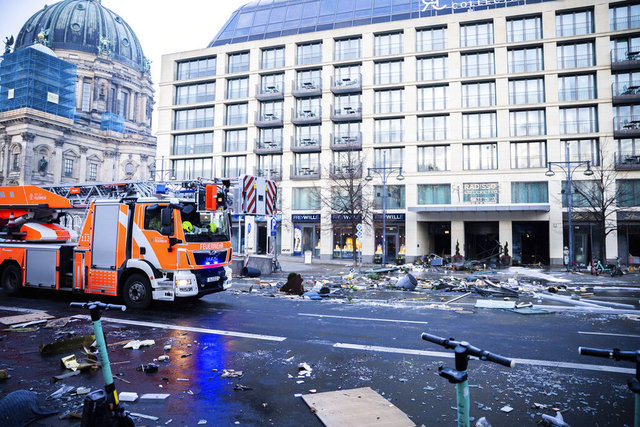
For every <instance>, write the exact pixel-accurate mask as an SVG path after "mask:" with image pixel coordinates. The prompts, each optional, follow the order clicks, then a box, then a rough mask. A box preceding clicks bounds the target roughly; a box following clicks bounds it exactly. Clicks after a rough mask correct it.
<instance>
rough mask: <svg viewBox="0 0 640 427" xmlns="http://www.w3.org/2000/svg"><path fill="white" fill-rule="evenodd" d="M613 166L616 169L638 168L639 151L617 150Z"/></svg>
mask: <svg viewBox="0 0 640 427" xmlns="http://www.w3.org/2000/svg"><path fill="white" fill-rule="evenodd" d="M615 167H616V170H640V153H636V152H633V151H622V152H617V153H616V156H615Z"/></svg>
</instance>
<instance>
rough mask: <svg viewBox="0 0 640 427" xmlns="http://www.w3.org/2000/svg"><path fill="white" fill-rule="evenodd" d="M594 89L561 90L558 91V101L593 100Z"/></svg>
mask: <svg viewBox="0 0 640 427" xmlns="http://www.w3.org/2000/svg"><path fill="white" fill-rule="evenodd" d="M595 97H596V88H594V87H590V86H588V87H575V88H571V89H561V90H559V91H558V98H559V99H560V101H565V102H566V101H584V100H587V99H595Z"/></svg>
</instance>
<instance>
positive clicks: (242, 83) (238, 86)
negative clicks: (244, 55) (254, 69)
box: [227, 77, 249, 99]
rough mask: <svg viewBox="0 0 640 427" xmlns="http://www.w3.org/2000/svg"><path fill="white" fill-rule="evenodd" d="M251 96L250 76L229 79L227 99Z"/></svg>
mask: <svg viewBox="0 0 640 427" xmlns="http://www.w3.org/2000/svg"><path fill="white" fill-rule="evenodd" d="M248 96H249V78H247V77H244V78H241V79H229V80H227V99H239V98H247V97H248Z"/></svg>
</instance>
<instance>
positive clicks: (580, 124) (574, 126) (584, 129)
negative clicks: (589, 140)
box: [560, 120, 598, 134]
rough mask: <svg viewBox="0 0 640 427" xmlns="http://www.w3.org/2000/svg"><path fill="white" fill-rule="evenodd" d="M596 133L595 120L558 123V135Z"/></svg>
mask: <svg viewBox="0 0 640 427" xmlns="http://www.w3.org/2000/svg"><path fill="white" fill-rule="evenodd" d="M597 131H598V122H597V121H596V120H574V121H570V122H562V121H561V122H560V133H568V134H576V133H594V132H597Z"/></svg>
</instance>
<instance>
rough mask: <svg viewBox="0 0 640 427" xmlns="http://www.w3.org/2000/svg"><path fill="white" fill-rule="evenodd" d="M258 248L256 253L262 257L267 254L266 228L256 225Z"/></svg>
mask: <svg viewBox="0 0 640 427" xmlns="http://www.w3.org/2000/svg"><path fill="white" fill-rule="evenodd" d="M257 228H258V247H257V248H256V249H257V250H256V253H258V254H261V255H264V254H266V253H267V231H268V230H267V226H266V225H258V227H257Z"/></svg>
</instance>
